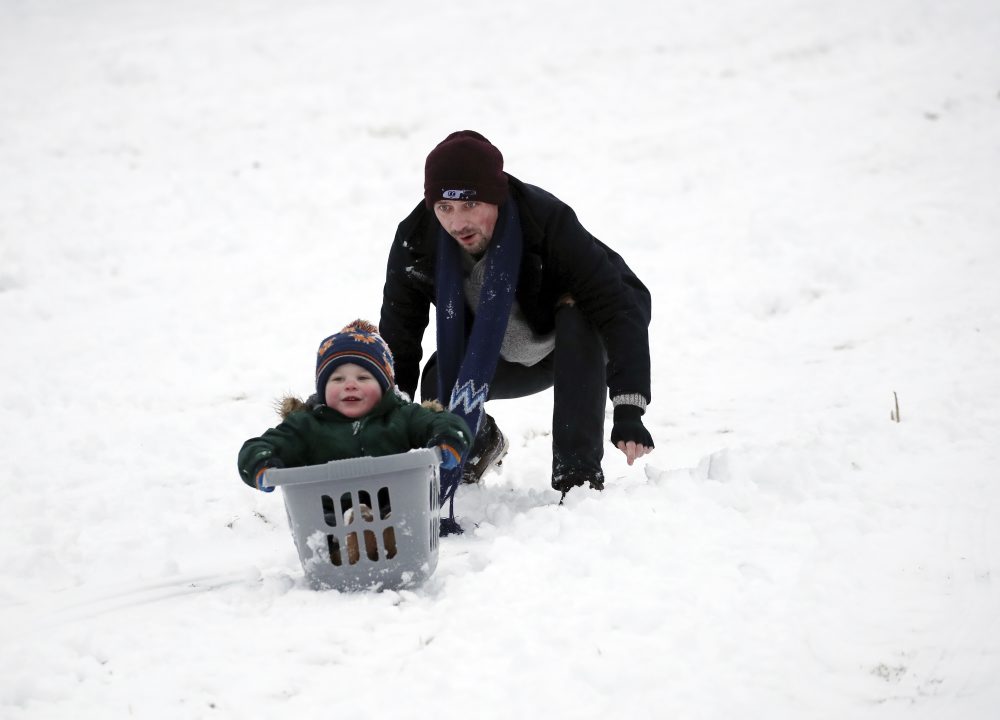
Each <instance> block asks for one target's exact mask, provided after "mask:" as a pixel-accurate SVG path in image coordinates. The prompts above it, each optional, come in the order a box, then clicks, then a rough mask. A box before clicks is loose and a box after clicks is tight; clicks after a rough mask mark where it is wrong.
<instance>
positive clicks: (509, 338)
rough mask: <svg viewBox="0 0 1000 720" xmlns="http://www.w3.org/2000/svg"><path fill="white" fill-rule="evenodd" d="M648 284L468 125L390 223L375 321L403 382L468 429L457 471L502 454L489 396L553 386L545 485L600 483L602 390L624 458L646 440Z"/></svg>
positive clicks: (435, 158) (475, 473)
mask: <svg viewBox="0 0 1000 720" xmlns="http://www.w3.org/2000/svg"><path fill="white" fill-rule="evenodd" d="M431 303H433V304H434V305H435V306H436V320H437V352H436V353H435V354H434V355H432V356H431V358H430V359H429V360H428V362H427V364H426V366H425V367H424V370H423V373H422V375H421V374H420V372H419V369H420V360H421V357H422V348H421V339H422V338H423V334H424V330H425V329H426V327H427V323H428V315H429V310H430V305H431ZM650 312H651V301H650V296H649V291H648V290H647V289H646V287H645V286H644V285H643V284H642V282H641V281H640V280H639V279H638V278H637V277H636V276H635V274H634V273H633V272H632V271H631V270H630V269H629V267H628V266H627V265H626V264H625V261H624V260H622V258H621V257H620V256H619V255H618V254H617V253H615V252H614V251H613V250H611V249H610V248H608V247H607V246H605V245H604V244H603V243H601V242H600V241H599V240H598V239H597V238H595V237H593V236H592V235H591V234H590V233H589V232H587V230H586V229H585V228H584V227H583V226H582V225H581V224H580V222H579V220H577V218H576V214H575V213H574V212H573V210H572V209H571V208H570V207H569V206H568V205H566V204H565V203H563V202H562V201H560V200H559V199H558V198H556V197H554V196H553V195H551V194H550V193H548V192H546V191H545V190H542V189H541V188H538V187H534V186H532V185H528V184H526V183H523V182H521V181H520V180H518V179H516V178H514V177H513V176H511V175H508V174H506V173H505V172H504V171H503V156H502V155H501V153H500V151H499V150H498V149H497V148H496V147H494V146H493V145H492V144H491V143H490V142H489V140H487V139H486V138H485V137H483V136H482V135H480V134H479V133H477V132H473V131H471V130H463V131H460V132H456V133H452V134H451V135H449V136H448V137H447V138H445V139H444V140H443V141H442V142H441V143H440V144H438V145H437V147H435V148H434V150H432V151H431V153H430V154H429V155H428V156H427V162H426V165H425V176H424V200H423V202H422V203H420V204H419V205H418V206H417V207H416V208H415V209H414V210H413V212H412V213H410V215H409V217H407V218H406V219H405V220H403V221H402V222H401V223H400V224H399V228H398V229H397V231H396V237H395V240H394V241H393V244H392V249H391V250H390V252H389V260H388V266H387V270H386V280H385V288H384V291H383V300H382V314H381V320H380V323H379V331H380V333H381V335H382V337H383V338H384V339H385V341H386V342H387V343H388V344H389V347H390V348H391V350H392V353H393V356H394V357H395V361H396V378H397V383H398V385H399V387H400V388H401V389H402V390H404V391H405V392H408V393H410V394H411V395H414V394H415V391H416V388H417V378H418V375H419V376H420V383H421V396H422V399H424V400H428V399H439V400H441V402H442V403H443V404H444V405H445V406H447V407H448V408H449V409H450V410H452V411H453V412H456V413H457V414H459V415H461V416H462V417H463V418H465V419H466V421H467V422H468V424H469V427H470V428H472V430H473V432H474V433H476V442H475V445H474V446H473V448H472V450H471V451H470V452H469V457H468V460H467V462H466V466H465V471H464V476H463V480H464V481H466V482H476V481H478V480H479V478H480V477H481V476H482V474H483V473H484V472H485V471H486V470H487V469H489V468H490V467H491V466H495V465H498V464H499V463H500V461H501V460H502V459H503V456H504V454H505V453H506V452H507V448H508V442H507V439H506V438H505V437H504V435H503V433H501V432H500V430H499V428H497V426H496V423H495V422H494V421H493V418H491V417H490V416H489V415H486V413H485V409H484V402H485V401H486V400H487V399H506V398H515V397H523V396H526V395H531V394H533V393H536V392H540V391H542V390H545V389H547V388H549V387H552V388H553V393H554V406H553V412H552V487H553V488H555V489H556V490H559V491H561V492H562V493H563V497H565V494H566V493H567V492H569V490H571V489H572V488H574V487H578V486H581V485H583V484H584V483H587V484H588V485H589V486H590V487H592V488H596V489H598V490H601V489H603V487H604V473H603V472H602V470H601V459H602V458H603V455H604V445H603V443H604V411H605V403H606V396H605V392H606V389H607V391H608V392H609V393H610V396H611V401H612V403H613V405H614V427H613V429H612V431H611V442H612V443H613V444H614V445H615V446H616V447H617V448H618V449H619V450H621V451H622V452H623V453H625V455H626V457H627V459H628V464H629V465H631V464H632V463H633V462H634V461H635V459H636V458H639V457H642V456H643V455H645V454H646V453H648V452H650V451H651V450H652V449H653V439H652V438H651V437H650V434H649V432H648V431H647V430H646V428H645V427H644V426H643V424H642V419H641V417H642V415H643V413H644V412H645V409H646V404H647V403H648V402H649V400H650V371H649V339H648V333H647V328H648V326H649V321H650Z"/></svg>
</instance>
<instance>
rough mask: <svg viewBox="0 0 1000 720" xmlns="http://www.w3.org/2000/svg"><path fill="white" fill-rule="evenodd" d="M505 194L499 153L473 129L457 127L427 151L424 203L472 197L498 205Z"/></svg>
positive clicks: (431, 205) (472, 198)
mask: <svg viewBox="0 0 1000 720" xmlns="http://www.w3.org/2000/svg"><path fill="white" fill-rule="evenodd" d="M506 197H507V176H506V175H504V172H503V155H501V154H500V150H498V149H497V148H496V147H495V146H494V145H493V144H492V143H491V142H490V141H489V140H487V139H486V138H485V137H483V136H482V135H480V134H479V133H477V132H475V131H474V130H459V131H458V132H453V133H452V134H451V135H449V136H448V137H446V138H445V139H444V140H442V141H441V142H440V143H438V145H437V147H435V148H434V149H433V150H431V152H430V155H428V156H427V162H426V163H425V164H424V202H426V203H427V207H429V208H433V207H434V203H435V202H437V201H438V200H476V201H478V202H487V203H492V204H493V205H500V204H502V203H503V201H504V200H505V199H506Z"/></svg>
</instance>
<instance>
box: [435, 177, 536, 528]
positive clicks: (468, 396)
mask: <svg viewBox="0 0 1000 720" xmlns="http://www.w3.org/2000/svg"><path fill="white" fill-rule="evenodd" d="M522 245H523V238H522V235H521V220H520V217H519V216H518V212H517V204H516V203H515V202H514V201H513V200H512V199H511V198H510V197H508V198H507V201H506V202H505V203H504V204H503V205H501V206H500V212H499V216H498V218H497V224H496V227H495V228H494V232H493V239H492V240H491V241H490V244H489V247H488V248H487V251H486V272H485V276H484V279H483V290H482V293H481V294H480V296H479V305H478V306H477V307H476V310H475V313H474V317H473V318H472V330H471V332H469V333H466V328H465V324H466V309H465V296H464V294H463V289H462V284H463V280H464V275H465V274H464V272H463V270H462V256H461V253H463V252H465V251H464V250H462V249H461V248H460V247H459V245H458V243H456V242H455V239H454V238H453V237H451V235H449V234H448V233H447V232H445V230H444V228H441V229H440V231H439V235H438V245H437V269H436V274H435V284H436V289H435V292H436V298H435V304H436V306H437V364H438V367H437V370H438V394H439V395H440V396H441V400H442V401H443V399H444V397H446V396H447V397H448V403H447V406H448V409H449V410H451V411H452V412H453V413H455V414H456V415H458V416H459V417H461V418H462V419H463V420H465V422H466V423H467V424H468V426H469V429H470V430H472V434H473V437H475V435H476V434H477V433H478V432H479V428H480V426H481V425H482V423H483V418H484V417H485V415H486V408H485V404H486V398H487V396H488V395H489V392H490V382H491V381H492V380H493V374H494V373H495V372H496V369H497V360H498V359H499V358H500V346H501V344H502V343H503V338H504V334H505V333H506V332H507V321H508V319H510V309H511V306H512V305H513V304H514V293H515V290H516V289H517V278H518V273H519V271H520V269H521V249H522ZM466 337H468V341H466ZM461 481H462V468H461V467H457V468H455V469H453V470H445V471H442V473H441V504H442V505H444V503H445V501H447V502H448V518H447V519H442V520H441V534H442V535H449V534H451V533H456V532H462V528H461V527H460V526H459V524H458V523H457V522H456V521H455V491H456V490H457V489H458V485H459V483H460V482H461Z"/></svg>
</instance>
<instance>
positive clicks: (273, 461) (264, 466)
mask: <svg viewBox="0 0 1000 720" xmlns="http://www.w3.org/2000/svg"><path fill="white" fill-rule="evenodd" d="M283 467H285V463H283V462H282V461H281V459H280V458H276V457H270V458H267V459H266V460H265V461H264V462H262V463H261V464H260V467H259V468H257V472H256V473H254V476H253V484H254V485H255V486H256V487H257V489H258V490H260V491H261V492H274V485H268V484H267V480H266V479H265V478H264V474H265V473H266V472H267V471H268V470H270V469H271V468H283Z"/></svg>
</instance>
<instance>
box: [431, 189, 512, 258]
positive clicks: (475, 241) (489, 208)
mask: <svg viewBox="0 0 1000 720" xmlns="http://www.w3.org/2000/svg"><path fill="white" fill-rule="evenodd" d="M498 212H499V207H498V206H496V205H493V204H492V203H485V202H476V201H475V200H438V201H437V202H435V203H434V214H435V215H437V219H438V221H439V222H440V223H441V227H443V228H444V229H445V231H446V232H447V233H448V234H449V235H451V236H452V237H453V238H455V240H457V241H458V244H459V245H460V246H461V247H462V249H463V250H465V252H467V253H470V254H472V255H481V254H483V253H484V252H486V248H487V246H488V245H489V244H490V240H492V239H493V228H495V227H496V224H497V215H498Z"/></svg>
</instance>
